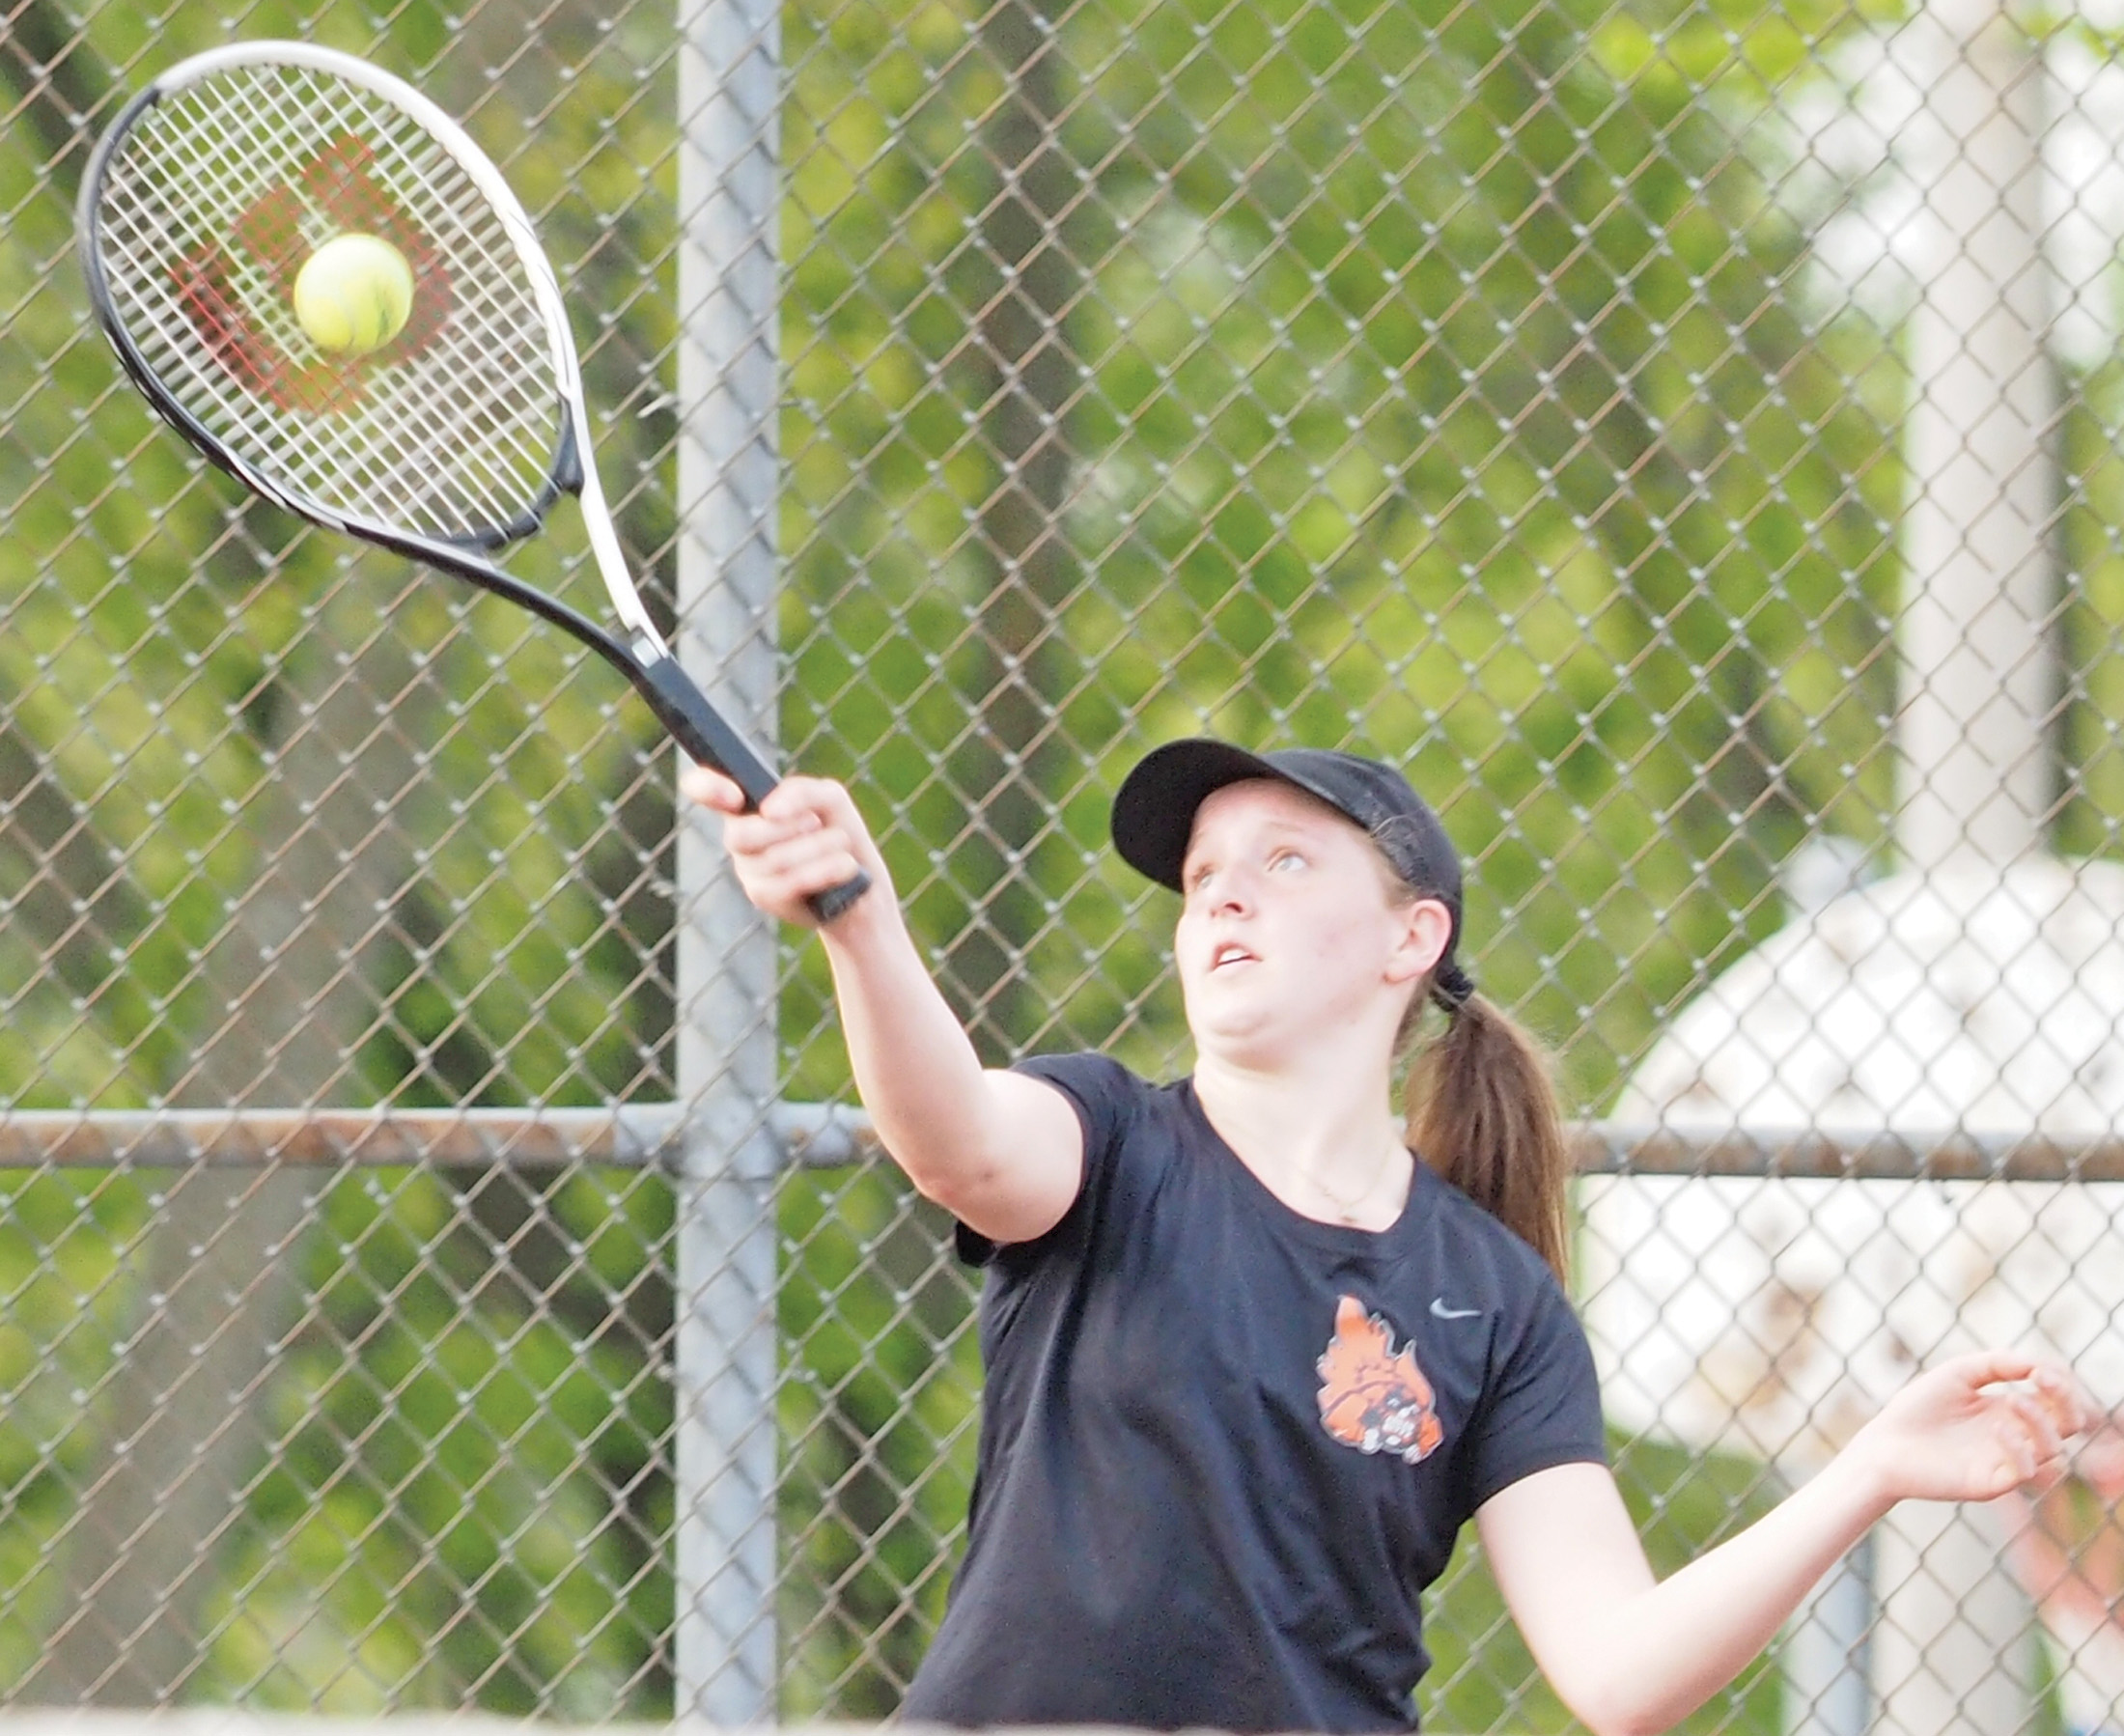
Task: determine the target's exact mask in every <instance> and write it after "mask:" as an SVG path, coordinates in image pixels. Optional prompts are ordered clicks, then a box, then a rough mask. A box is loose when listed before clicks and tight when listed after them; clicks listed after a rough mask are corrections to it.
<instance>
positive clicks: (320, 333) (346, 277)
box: [294, 235, 413, 356]
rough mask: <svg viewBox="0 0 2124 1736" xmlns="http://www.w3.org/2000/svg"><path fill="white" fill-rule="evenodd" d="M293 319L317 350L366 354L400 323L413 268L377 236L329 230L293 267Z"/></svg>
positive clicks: (409, 298) (408, 307) (409, 306)
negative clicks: (337, 233) (297, 267)
mask: <svg viewBox="0 0 2124 1736" xmlns="http://www.w3.org/2000/svg"><path fill="white" fill-rule="evenodd" d="M294 303H295V323H296V324H298V325H300V326H301V327H302V329H303V331H304V332H305V333H306V334H308V336H309V339H310V341H311V342H312V343H313V344H315V345H316V346H317V347H318V348H319V349H320V350H329V351H330V352H331V353H332V354H334V355H347V356H356V355H367V354H369V352H370V351H371V350H381V349H382V348H383V347H384V345H386V344H388V343H389V342H390V341H391V340H392V339H393V338H395V337H397V336H398V334H399V333H400V332H402V331H404V330H405V322H406V319H407V318H408V317H409V316H410V315H411V313H412V311H413V268H412V266H408V265H407V264H406V263H405V254H403V253H401V252H400V251H399V250H398V249H397V248H396V247H394V246H392V245H391V243H390V242H389V241H386V240H384V239H383V238H381V237H380V236H373V235H342V236H334V237H333V238H331V239H330V240H328V241H326V242H325V243H324V245H323V246H321V247H320V248H319V249H318V250H317V251H316V252H315V253H313V254H311V255H310V257H309V258H308V259H306V260H305V261H303V263H302V269H301V270H299V271H297V272H296V273H295V293H294Z"/></svg>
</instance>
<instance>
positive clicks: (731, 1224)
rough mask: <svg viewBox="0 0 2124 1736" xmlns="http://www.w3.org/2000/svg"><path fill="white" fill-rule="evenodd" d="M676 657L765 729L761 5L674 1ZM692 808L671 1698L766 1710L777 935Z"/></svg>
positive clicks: (686, 835)
mask: <svg viewBox="0 0 2124 1736" xmlns="http://www.w3.org/2000/svg"><path fill="white" fill-rule="evenodd" d="M679 26H680V30H679V132H680V144H679V153H680V157H679V206H680V210H679V313H680V333H679V369H678V385H679V395H680V404H679V418H680V433H679V475H678V488H679V513H680V518H679V522H680V527H681V528H680V537H679V561H678V604H679V619H680V633H679V651H680V656H681V658H682V659H683V660H684V661H685V663H686V664H687V665H688V666H689V667H691V668H692V669H694V670H696V671H697V672H700V673H701V674H702V675H703V677H704V678H713V683H714V689H715V693H716V697H717V698H718V699H720V700H723V701H725V702H727V703H728V704H729V705H730V706H731V707H732V709H733V714H734V715H735V716H737V717H739V718H741V719H745V720H748V721H749V722H750V723H751V724H752V725H753V726H754V727H755V728H756V729H757V730H758V732H759V733H760V734H762V735H766V734H768V733H769V732H768V731H767V730H766V729H765V728H763V727H761V726H762V725H765V724H766V723H768V722H769V721H770V720H771V718H772V707H773V701H774V688H775V655H774V645H773V640H772V635H771V623H772V620H773V607H772V598H773V592H774V585H775V549H774V501H775V487H776V456H775V442H774V406H775V402H776V354H775V322H774V305H775V296H776V292H777V279H776V264H775V198H776V163H775V143H776V141H775V132H774V128H775V124H776V123H775V116H776V110H777V101H778V76H779V74H778V67H777V62H778V24H777V14H776V11H775V8H774V6H773V5H772V4H771V3H770V0H767V3H763V0H682V4H681V7H680V15H679ZM718 854H719V853H718V850H717V846H716V845H715V842H714V840H713V836H712V834H711V831H710V829H709V827H708V826H705V825H703V824H702V821H701V819H700V818H698V817H695V818H682V822H681V825H680V827H679V842H678V868H677V874H678V903H679V939H678V984H679V1006H680V1015H679V1039H678V1080H679V1096H680V1099H681V1102H682V1105H683V1106H684V1111H685V1115H686V1119H687V1134H686V1138H685V1162H684V1171H683V1177H682V1182H681V1187H680V1195H679V1202H678V1205H679V1223H678V1231H677V1241H678V1269H679V1297H680V1302H679V1308H678V1318H677V1332H678V1347H677V1363H678V1366H677V1371H676V1376H677V1390H678V1407H679V1409H678V1502H679V1510H678V1518H677V1531H678V1538H677V1548H678V1611H677V1636H676V1645H677V1657H676V1675H677V1682H676V1689H677V1696H676V1697H677V1704H676V1710H677V1712H678V1715H679V1716H680V1717H681V1718H682V1719H685V1718H692V1719H703V1720H706V1721H708V1722H712V1723H715V1724H724V1725H735V1724H745V1723H753V1722H769V1721H771V1720H772V1718H773V1716H774V1710H775V1663H776V1643H775V1627H774V1589H773V1588H774V1576H775V1535H774V1487H775V1465H776V1454H775V1415H774V1370H775V1226H774V1197H773V1196H774V1176H775V1173H776V1170H777V1168H778V1154H777V1149H776V1147H775V1144H774V1142H773V1141H772V1139H771V1138H770V1137H769V1134H768V1132H767V1116H768V1112H769V1108H770V1106H772V1103H773V1099H774V1094H775V1090H776V1086H777V1083H778V1080H777V1077H776V1074H777V1055H776V1040H775V1020H774V937H773V935H772V933H771V932H770V931H769V928H768V927H767V926H766V925H765V924H764V923H763V922H762V921H761V919H760V918H759V917H758V915H757V914H756V913H755V912H754V911H753V910H751V908H750V907H749V906H748V905H747V904H746V903H745V902H744V900H743V899H742V898H741V896H740V895H739V893H738V891H737V889H736V887H735V886H734V885H733V884H732V882H730V880H729V877H728V875H727V874H725V873H724V872H723V871H722V870H721V868H720V866H719V864H718V861H717V855H718Z"/></svg>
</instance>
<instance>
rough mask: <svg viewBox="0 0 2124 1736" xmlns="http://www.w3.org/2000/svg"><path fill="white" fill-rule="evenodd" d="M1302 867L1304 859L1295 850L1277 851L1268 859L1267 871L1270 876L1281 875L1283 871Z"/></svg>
mask: <svg viewBox="0 0 2124 1736" xmlns="http://www.w3.org/2000/svg"><path fill="white" fill-rule="evenodd" d="M1304 866H1305V858H1304V857H1303V856H1301V855H1300V854H1299V853H1298V852H1297V851H1295V850H1279V851H1277V852H1276V853H1275V854H1274V855H1272V856H1271V857H1270V858H1269V871H1270V872H1271V873H1272V874H1281V873H1282V872H1283V871H1284V870H1285V869H1288V868H1302V867H1304Z"/></svg>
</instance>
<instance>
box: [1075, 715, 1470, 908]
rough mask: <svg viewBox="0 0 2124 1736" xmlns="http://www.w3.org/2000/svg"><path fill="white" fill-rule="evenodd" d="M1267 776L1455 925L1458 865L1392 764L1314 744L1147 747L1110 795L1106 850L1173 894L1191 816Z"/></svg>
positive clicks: (1435, 820)
mask: <svg viewBox="0 0 2124 1736" xmlns="http://www.w3.org/2000/svg"><path fill="white" fill-rule="evenodd" d="M1257 777H1266V778H1271V779H1272V780H1274V781H1275V782H1277V783H1283V784H1290V785H1291V786H1293V787H1294V788H1296V789H1300V790H1302V791H1304V792H1305V794H1306V795H1308V796H1311V797H1314V798H1317V799H1319V800H1321V801H1325V802H1326V803H1327V805H1328V806H1329V807H1331V808H1333V809H1334V810H1335V812H1336V813H1338V814H1340V815H1342V816H1343V817H1344V818H1345V819H1347V820H1349V821H1351V822H1352V823H1354V824H1355V825H1356V826H1360V827H1361V828H1362V829H1363V830H1364V831H1366V832H1368V833H1369V834H1370V835H1371V838H1372V841H1373V842H1374V843H1375V844H1377V845H1378V846H1379V849H1380V853H1381V854H1383V855H1384V856H1385V857H1386V859H1387V861H1388V862H1390V863H1392V864H1393V867H1394V871H1395V872H1396V873H1397V874H1399V875H1400V876H1401V878H1402V879H1403V880H1405V881H1406V882H1409V884H1410V885H1411V886H1413V887H1414V888H1415V889H1416V890H1417V891H1419V892H1422V893H1424V894H1426V895H1427V896H1429V897H1433V898H1436V899H1438V900H1439V902H1440V903H1441V904H1443V905H1445V906H1446V907H1447V908H1448V909H1449V910H1451V911H1452V912H1453V925H1454V927H1455V929H1456V930H1457V929H1458V928H1459V926H1460V912H1461V866H1460V856H1459V854H1458V853H1456V852H1455V850H1454V849H1453V842H1452V840H1451V839H1450V838H1448V837H1447V836H1446V835H1445V827H1444V826H1441V825H1440V824H1439V817H1438V816H1437V815H1436V814H1434V813H1433V812H1432V811H1431V808H1430V804H1429V803H1427V802H1426V801H1425V800H1424V799H1423V798H1422V797H1420V796H1418V795H1417V794H1416V793H1415V791H1414V790H1412V789H1411V788H1410V786H1409V780H1408V779H1407V778H1405V777H1404V776H1402V774H1401V773H1400V772H1399V771H1396V770H1394V769H1393V768H1392V767H1391V766H1385V765H1382V764H1381V763H1380V762H1379V761H1377V760H1367V759H1363V758H1360V757H1359V756H1358V755H1356V754H1354V753H1333V752H1329V751H1328V750H1327V749H1325V748H1319V747H1279V748H1276V749H1274V750H1273V751H1272V752H1269V753H1249V752H1247V751H1246V749H1245V748H1244V747H1235V746H1233V745H1232V744H1231V743H1230V742H1217V741H1213V740H1211V739H1209V738H1208V737H1204V736H1196V737H1191V738H1189V739H1188V740H1187V741H1183V742H1166V743H1165V745H1164V746H1162V747H1154V748H1153V749H1152V750H1151V751H1150V752H1149V753H1148V754H1146V755H1145V756H1144V757H1143V758H1142V760H1140V761H1139V762H1138V763H1137V765H1136V768H1135V770H1132V771H1131V772H1130V773H1129V775H1128V776H1127V777H1125V778H1124V779H1122V782H1121V789H1120V792H1119V794H1117V795H1116V796H1115V797H1114V798H1113V841H1114V848H1115V849H1117V850H1119V851H1120V852H1121V859H1122V860H1123V861H1125V862H1127V863H1128V864H1129V865H1130V866H1131V867H1132V868H1134V869H1136V870H1137V871H1138V872H1140V873H1142V874H1146V875H1148V876H1149V877H1150V878H1151V879H1152V880H1154V881H1156V882H1158V883H1159V884H1160V885H1161V886H1170V887H1171V888H1172V889H1173V890H1174V891H1176V892H1177V891H1179V890H1180V889H1181V886H1180V870H1181V865H1182V863H1183V862H1184V861H1185V860H1186V859H1187V854H1188V838H1189V836H1191V835H1192V833H1193V831H1194V820H1195V811H1196V809H1198V808H1200V807H1201V806H1202V804H1203V802H1205V801H1206V800H1208V799H1209V798H1210V797H1211V796H1213V795H1215V794H1216V792H1217V791H1219V790H1221V789H1223V788H1224V787H1225V785H1227V784H1237V783H1244V782H1245V781H1246V780H1247V779H1249V778H1257Z"/></svg>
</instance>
